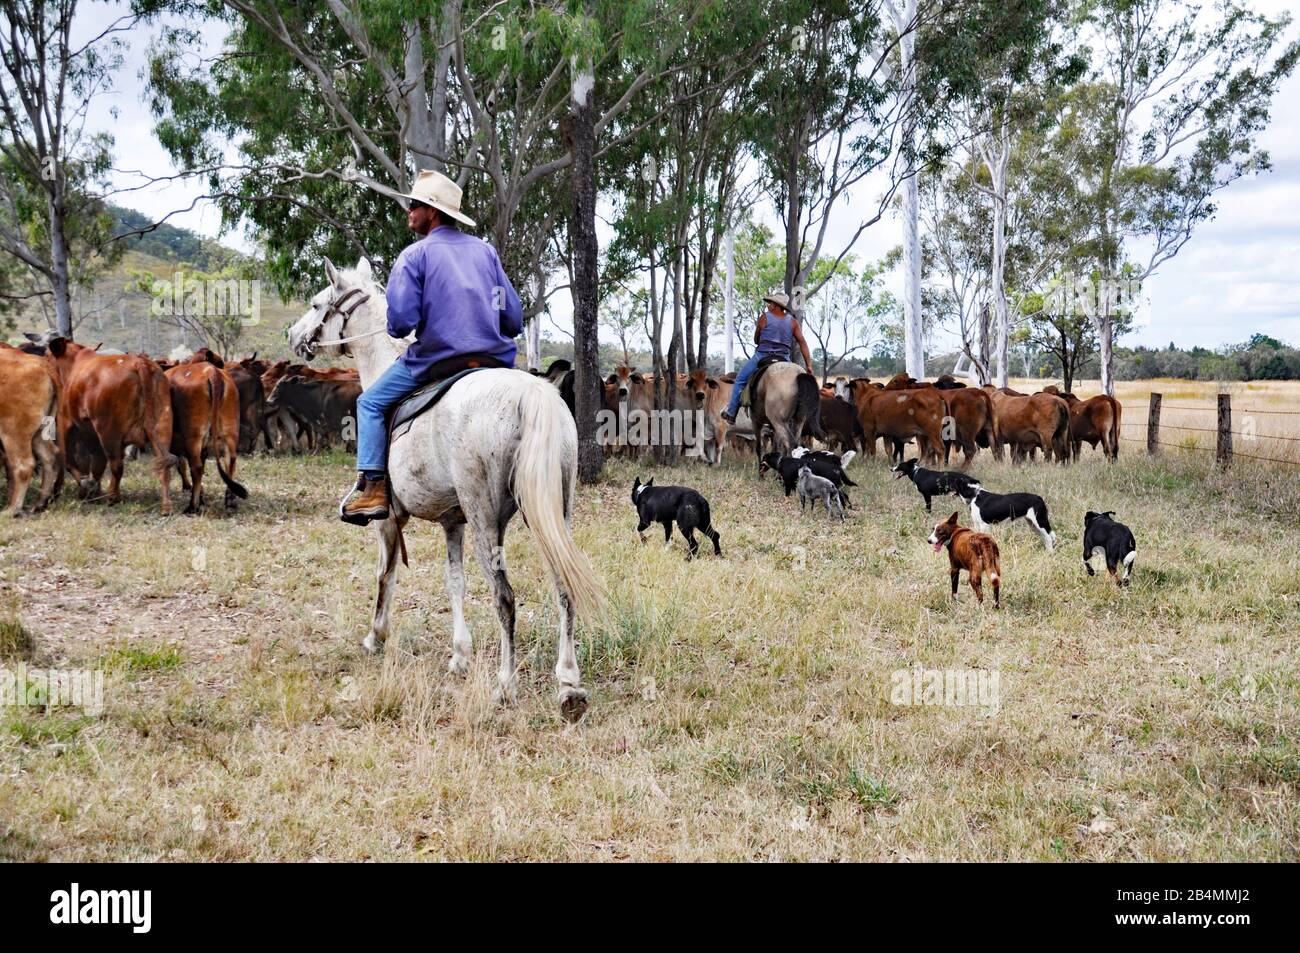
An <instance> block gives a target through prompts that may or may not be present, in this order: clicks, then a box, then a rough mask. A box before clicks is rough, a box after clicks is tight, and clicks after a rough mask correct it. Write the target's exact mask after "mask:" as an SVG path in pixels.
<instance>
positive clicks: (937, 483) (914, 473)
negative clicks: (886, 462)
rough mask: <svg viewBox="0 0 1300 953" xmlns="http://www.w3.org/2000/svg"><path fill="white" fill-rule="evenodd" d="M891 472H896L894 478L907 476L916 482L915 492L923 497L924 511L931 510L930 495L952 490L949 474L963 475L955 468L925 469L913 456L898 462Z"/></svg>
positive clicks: (943, 493)
mask: <svg viewBox="0 0 1300 953" xmlns="http://www.w3.org/2000/svg"><path fill="white" fill-rule="evenodd" d="M893 472H894V473H896V474H897V476H895V477H894V479H895V480H898V479H901V478H902V477H907V478H908V479H909V480H911V481H912V482H913V483H914V484H916V489H917V492H919V493H920V494H921V495H922V496H923V497H925V511H926V512H927V513H930V512H933V511H932V510H931V509H930V498H931V497H935V496H946V495H947V494H949V493H952V492H953V487H952V484H951V483H950V482H949V480H948V478H949V477H950V476H963V475H964V474H961V473H958V472H957V471H956V470H947V471H941V470H927V469H926V468H925V467H923V466H920V465H919V464H918V462H917V460H916V458H915V457H913V458H912V459H911V460H904V461H903V462H902V463H900V464H898V465H897V466H896V467H894V468H893Z"/></svg>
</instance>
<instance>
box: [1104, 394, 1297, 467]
mask: <svg viewBox="0 0 1300 953" xmlns="http://www.w3.org/2000/svg"><path fill="white" fill-rule="evenodd" d="M1166 410H1172V411H1180V412H1184V413H1203V414H1215V415H1216V416H1217V426H1214V427H1192V426H1187V425H1186V424H1168V423H1164V422H1163V421H1162V420H1161V419H1160V417H1161V414H1162V412H1163V411H1166ZM1234 414H1235V415H1237V416H1240V417H1247V418H1249V417H1253V416H1254V415H1256V414H1259V415H1268V416H1274V417H1300V412H1297V411H1290V410H1265V409H1263V408H1252V409H1245V410H1242V409H1234V408H1233V407H1232V397H1231V395H1229V394H1220V395H1219V402H1218V403H1217V404H1216V405H1213V406H1194V405H1188V404H1164V403H1163V401H1162V398H1161V395H1160V394H1159V393H1152V394H1151V395H1150V404H1149V408H1148V412H1147V420H1146V423H1145V425H1144V424H1142V423H1140V422H1136V421H1133V420H1129V421H1126V422H1124V424H1123V426H1124V427H1125V428H1130V427H1131V428H1134V429H1136V430H1137V431H1138V432H1143V431H1145V437H1136V436H1126V435H1124V434H1121V436H1120V439H1121V440H1124V441H1127V442H1129V443H1138V444H1146V446H1147V449H1148V451H1149V452H1152V453H1154V452H1155V448H1157V447H1169V448H1171V449H1175V450H1194V451H1198V452H1201V453H1213V454H1214V455H1215V457H1216V459H1217V460H1218V461H1219V463H1221V464H1223V465H1225V466H1226V465H1229V464H1231V463H1232V461H1233V460H1234V459H1235V458H1237V457H1242V458H1244V459H1247V460H1258V461H1261V462H1266V463H1279V464H1282V465H1284V466H1300V459H1288V458H1286V457H1278V456H1271V455H1269V454H1262V453H1247V452H1244V451H1242V450H1238V449H1236V447H1235V446H1234V440H1233V438H1234V437H1235V438H1239V439H1240V440H1241V441H1245V442H1247V443H1250V444H1254V443H1255V442H1256V441H1269V440H1276V441H1278V443H1279V444H1280V445H1288V446H1289V445H1294V444H1297V443H1300V436H1292V435H1288V434H1261V433H1256V432H1255V430H1254V429H1253V427H1251V428H1249V429H1246V430H1237V429H1233V426H1232V424H1233V418H1234ZM1248 424H1249V421H1248ZM1165 430H1176V431H1180V432H1182V433H1191V434H1202V433H1206V434H1214V435H1215V445H1214V446H1210V447H1207V446H1202V445H1200V444H1199V443H1196V442H1194V441H1195V438H1191V439H1189V440H1185V441H1183V442H1180V443H1172V442H1170V441H1168V440H1161V439H1160V436H1161V434H1162V433H1163V431H1165Z"/></svg>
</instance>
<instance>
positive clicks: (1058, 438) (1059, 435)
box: [1052, 398, 1070, 463]
mask: <svg viewBox="0 0 1300 953" xmlns="http://www.w3.org/2000/svg"><path fill="white" fill-rule="evenodd" d="M1057 399H1058V400H1060V398H1057ZM1052 447H1053V448H1054V449H1055V450H1056V459H1057V460H1058V461H1060V462H1061V463H1068V462H1069V461H1070V407H1069V405H1068V404H1066V402H1065V401H1064V400H1060V403H1059V404H1058V405H1057V408H1056V431H1055V432H1054V433H1053V434H1052Z"/></svg>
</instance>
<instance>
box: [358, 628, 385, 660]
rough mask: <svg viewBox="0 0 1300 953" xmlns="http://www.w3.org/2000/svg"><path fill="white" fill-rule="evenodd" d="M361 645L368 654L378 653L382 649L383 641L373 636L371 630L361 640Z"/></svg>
mask: <svg viewBox="0 0 1300 953" xmlns="http://www.w3.org/2000/svg"><path fill="white" fill-rule="evenodd" d="M361 647H362V648H363V649H365V650H366V652H367V653H369V654H370V655H378V654H379V653H380V652H382V651H383V650H384V643H383V642H380V641H379V640H378V639H376V638H375V633H373V632H371V633H370V634H369V635H367V636H366V637H365V638H364V639H362V640H361Z"/></svg>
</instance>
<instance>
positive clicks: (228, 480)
mask: <svg viewBox="0 0 1300 953" xmlns="http://www.w3.org/2000/svg"><path fill="white" fill-rule="evenodd" d="M225 399H226V382H225V381H224V380H223V379H222V376H221V372H220V371H218V372H217V373H215V374H210V375H209V376H208V401H209V403H211V404H212V421H211V423H210V424H209V425H208V439H210V440H211V441H212V459H214V460H216V461H217V473H219V474H221V482H222V483H224V484H225V485H226V489H227V490H229V491H230V492H231V493H233V494H235V496H237V497H239V498H240V499H241V500H246V499H248V490H247V489H246V488H245V487H244V485H243V484H242V483H236V482H235V479H234V477H232V476H231V475H230V474H229V473H227V472H226V468H225V467H223V466H222V465H221V459H222V458H223V457H225V456H230V457H231V458H232V459H233V457H234V454H231V453H229V451H228V450H227V449H226V448H227V447H228V446H229V445H228V444H227V443H226V433H225V421H224V419H223V418H222V414H221V405H222V404H223V403H225ZM235 440H236V442H238V440H239V435H238V432H236V434H235Z"/></svg>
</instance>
